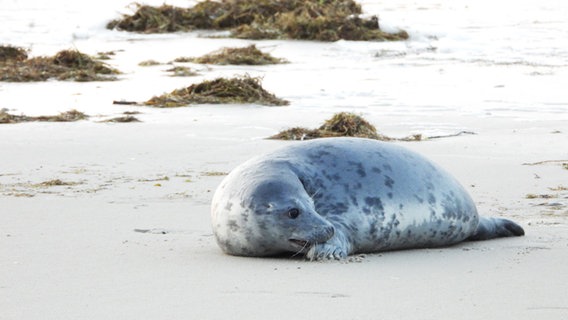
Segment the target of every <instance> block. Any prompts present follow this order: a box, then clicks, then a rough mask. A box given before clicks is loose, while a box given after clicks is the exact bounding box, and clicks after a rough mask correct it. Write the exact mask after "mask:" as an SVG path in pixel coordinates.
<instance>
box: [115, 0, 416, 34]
mask: <svg viewBox="0 0 568 320" xmlns="http://www.w3.org/2000/svg"><path fill="white" fill-rule="evenodd" d="M361 13H362V10H361V6H360V5H359V4H358V3H356V2H355V1H353V0H222V1H220V2H214V1H209V0H206V1H202V2H199V3H197V4H196V5H195V6H194V7H191V8H179V7H173V6H170V5H162V6H160V7H151V6H147V5H141V4H136V12H135V13H134V14H133V15H124V16H123V17H122V18H121V19H117V20H113V21H110V22H109V23H108V24H107V28H108V29H117V30H125V31H134V32H144V33H161V32H176V31H190V30H194V29H214V30H230V31H231V36H232V37H236V38H246V39H276V38H279V39H302V40H320V41H336V40H339V39H345V40H378V41H385V40H404V39H407V38H408V34H407V33H406V32H405V31H400V32H397V33H387V32H384V31H382V30H381V29H380V27H379V18H378V17H377V16H372V17H371V18H362V17H361V16H360V15H361Z"/></svg>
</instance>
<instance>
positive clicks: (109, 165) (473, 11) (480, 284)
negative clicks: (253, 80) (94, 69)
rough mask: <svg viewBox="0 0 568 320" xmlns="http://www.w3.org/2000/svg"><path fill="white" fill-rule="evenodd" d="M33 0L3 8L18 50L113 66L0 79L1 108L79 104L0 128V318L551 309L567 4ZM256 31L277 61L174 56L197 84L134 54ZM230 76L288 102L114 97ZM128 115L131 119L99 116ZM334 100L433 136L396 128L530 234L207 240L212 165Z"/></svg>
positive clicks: (475, 314)
mask: <svg viewBox="0 0 568 320" xmlns="http://www.w3.org/2000/svg"><path fill="white" fill-rule="evenodd" d="M26 3H27V5H26ZM41 3H43V2H38V3H35V2H34V1H28V2H26V1H21V2H18V1H14V2H10V3H7V4H6V5H7V6H8V9H6V11H4V12H3V13H2V15H5V16H6V17H8V16H9V17H11V18H10V19H7V18H6V17H4V21H7V25H8V26H11V27H12V29H10V28H7V30H8V31H10V32H7V33H6V39H7V40H6V41H10V43H11V44H14V45H23V46H26V47H28V48H31V54H32V55H34V54H54V53H55V52H56V51H58V50H62V49H68V48H70V47H75V48H77V49H79V50H80V51H82V52H86V53H89V54H95V53H96V52H106V51H115V52H116V54H115V55H114V56H113V57H112V59H111V60H109V61H108V63H109V64H111V65H112V66H113V67H116V68H118V69H120V70H121V71H122V72H124V74H123V75H120V76H119V78H120V80H119V81H114V82H92V83H76V82H57V81H48V82H38V83H0V108H6V109H7V110H8V111H9V112H10V113H14V114H26V115H52V114H57V113H59V112H64V111H68V110H71V109H77V110H79V111H82V112H85V113H86V114H88V115H90V118H89V119H88V120H84V121H79V122H72V123H45V122H34V123H20V124H0V310H2V311H1V312H0V319H228V318H234V319H241V318H242V319H245V318H246V319H290V318H296V319H450V318H457V319H496V318H503V319H566V318H567V317H568V298H567V297H566V293H567V292H568V270H567V268H566V266H565V265H564V263H567V262H568V98H567V96H566V94H565V84H566V83H568V49H566V48H568V45H567V41H568V40H566V39H568V37H564V38H562V37H561V35H566V33H567V32H568V31H567V30H568V28H567V25H568V22H566V21H564V20H565V19H561V17H565V15H564V13H567V12H568V6H567V5H566V4H565V3H564V2H559V1H536V0H535V1H526V2H523V3H522V5H519V7H515V8H514V12H513V13H517V14H508V15H505V16H500V15H497V14H492V15H486V14H484V13H485V11H484V10H483V9H486V8H489V7H490V6H491V2H487V1H462V2H459V4H456V3H454V2H452V4H451V5H450V4H448V3H446V2H444V1H428V2H426V3H423V4H421V5H418V4H415V3H414V2H412V1H397V2H396V3H394V2H392V3H391V2H388V3H382V2H379V1H363V4H364V6H363V8H364V10H365V11H366V12H371V13H373V12H379V13H381V18H382V19H384V22H385V23H384V25H385V27H386V28H391V29H393V30H395V29H396V28H403V29H406V30H408V31H409V33H410V35H411V38H410V39H409V40H408V41H404V42H397V43H366V42H348V41H338V42H334V43H320V42H305V41H282V40H278V41H276V40H274V41H256V42H255V41H247V40H235V39H217V38H215V39H211V38H206V37H204V35H205V34H206V33H204V32H191V33H176V34H170V35H140V34H128V33H122V32H116V31H110V30H105V29H104V23H105V22H106V21H108V20H109V19H112V18H115V17H116V16H117V12H124V11H125V10H124V5H125V4H127V3H128V2H124V4H116V3H113V4H110V2H109V4H107V5H106V6H107V7H106V9H107V10H106V11H105V12H102V11H103V10H101V9H99V10H97V11H96V12H94V13H93V14H89V8H88V7H87V8H83V9H81V8H80V6H79V5H78V4H76V5H75V7H73V6H72V4H70V3H69V2H68V1H63V0H59V1H55V4H54V6H60V7H61V8H69V5H71V7H70V8H71V9H65V10H67V11H65V12H64V13H63V14H62V15H63V17H60V18H59V19H55V20H54V21H53V22H50V23H53V25H48V24H47V22H43V20H42V19H41V17H40V16H39V14H38V13H37V12H36V11H37V10H38V9H37V6H40V5H41ZM150 3H152V2H150ZM160 3H161V1H154V2H153V4H160ZM34 5H35V7H34ZM33 8H36V9H33ZM40 8H41V6H40ZM501 9H503V8H501ZM503 10H504V9H503ZM528 10H530V13H531V16H529V15H528V13H526V12H529V11H528ZM126 11H127V10H126ZM34 14H35V16H34ZM77 15H79V16H80V15H83V16H84V17H85V19H84V22H85V24H86V26H84V25H83V24H81V20H80V19H78V18H77ZM66 17H67V18H69V19H67V20H66V19H65V18H66ZM460 17H461V18H460ZM434 18H435V19H434ZM74 19H75V20H74ZM32 20H33V21H32ZM64 21H67V23H68V24H69V25H70V28H67V29H66V28H63V25H64ZM382 21H383V20H382ZM32 22H34V23H32ZM442 22H444V23H442ZM50 28H51V29H50ZM69 29H71V31H69ZM26 30H27V31H26ZM46 30H47V31H46ZM63 30H65V32H68V34H65V32H64V31H63ZM519 30H521V31H523V33H522V35H521V34H519ZM59 31H61V32H59ZM525 31H526V32H525ZM58 32H59V33H58ZM46 34H54V36H52V37H51V38H49V37H47V38H46V36H45V35H46ZM41 35H44V37H41ZM527 38H528V39H527ZM560 39H564V40H560ZM252 43H255V44H256V45H257V47H258V48H259V49H261V50H263V51H266V52H270V53H271V54H272V55H273V56H276V57H281V58H285V59H287V60H289V61H290V63H288V64H283V65H275V66H262V67H243V66H203V65H193V64H186V65H189V66H191V67H193V68H195V69H197V70H198V72H199V75H198V76H195V77H170V76H168V74H167V73H166V72H164V70H165V69H168V68H170V67H171V65H158V66H153V67H141V66H139V65H138V63H139V62H141V61H144V60H148V59H154V60H157V61H161V62H164V63H167V62H169V61H172V60H173V59H175V58H176V57H180V56H199V55H202V54H205V53H208V52H211V51H213V50H217V49H219V48H221V47H231V46H246V45H249V44H252ZM242 74H249V75H251V76H258V77H262V83H263V86H264V87H265V88H266V89H267V90H268V91H271V92H273V93H274V94H275V95H276V96H278V97H281V98H284V99H287V100H289V101H290V105H289V106H284V107H266V106H259V105H195V106H190V107H183V108H175V109H156V108H150V107H139V106H124V105H115V104H113V101H120V100H125V101H145V100H147V99H149V98H151V97H152V96H154V95H159V94H163V93H165V92H170V91H172V90H174V89H177V88H180V87H184V86H189V85H190V84H192V83H197V82H200V81H202V80H204V79H213V78H216V77H220V76H224V77H228V76H233V75H242ZM126 111H136V112H140V113H139V114H136V115H135V116H136V117H137V118H138V119H139V120H141V122H137V123H103V122H101V121H102V120H105V119H109V118H112V117H116V116H120V115H122V114H123V113H124V112H126ZM341 111H347V112H354V113H357V114H360V115H362V116H363V117H365V119H367V120H368V121H369V122H371V123H372V124H374V125H375V126H376V127H377V128H378V130H379V131H380V132H381V133H382V134H385V135H387V136H392V137H406V136H409V135H413V134H422V135H423V136H424V137H430V139H426V140H425V141H420V142H400V141H399V142H392V143H396V144H400V145H403V146H404V147H406V148H409V149H412V150H414V151H417V152H419V153H421V154H423V155H424V156H426V157H428V158H430V159H432V160H433V161H435V162H437V163H438V164H440V165H441V166H442V167H444V168H445V169H447V170H448V171H449V172H451V173H452V174H453V175H454V176H455V177H456V178H457V179H458V180H459V181H460V182H461V183H462V184H463V185H464V186H465V188H466V189H467V190H468V191H469V192H470V194H471V196H472V198H473V199H474V200H475V202H476V204H477V205H478V211H479V212H480V214H481V215H485V216H500V217H506V218H509V219H512V220H514V221H516V222H518V223H519V224H521V225H522V226H523V228H524V229H525V232H526V235H525V236H524V237H517V238H507V239H498V240H492V241H482V242H465V243H462V244H459V245H456V246H452V247H448V248H437V249H421V250H405V251H396V252H386V253H380V254H366V255H359V256H355V257H352V258H350V259H348V260H346V261H326V262H309V261H304V260H303V259H299V258H291V259H288V258H243V257H233V256H228V255H225V254H223V253H222V252H221V250H220V249H219V247H218V246H217V244H216V243H215V239H214V237H213V235H212V231H211V226H210V216H209V215H210V201H211V198H212V195H213V192H214V191H215V188H216V187H217V185H218V184H219V183H220V181H221V180H222V179H223V177H224V176H225V175H226V174H227V173H228V172H230V171H231V170H232V169H233V168H234V167H235V166H237V165H238V164H240V163H242V162H243V161H245V160H247V159H249V158H250V157H252V156H255V155H257V154H259V153H262V152H268V151H270V150H274V149H276V148H279V147H282V146H284V145H287V144H293V143H302V142H300V141H277V140H268V139H266V138H267V137H269V136H271V135H274V134H276V133H277V132H279V131H281V130H284V129H287V128H290V127H296V126H303V127H310V128H314V127H317V126H319V125H320V124H321V123H322V122H323V121H324V120H326V119H328V118H329V117H331V116H332V115H333V114H334V113H337V112H341Z"/></svg>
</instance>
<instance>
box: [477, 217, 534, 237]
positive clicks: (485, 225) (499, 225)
mask: <svg viewBox="0 0 568 320" xmlns="http://www.w3.org/2000/svg"><path fill="white" fill-rule="evenodd" d="M524 235H525V230H523V228H522V227H521V226H519V225H518V224H516V223H515V222H513V221H511V220H507V219H503V218H493V217H480V218H479V224H478V225H477V229H476V230H475V232H474V233H473V235H472V236H470V237H469V238H468V239H467V240H470V241H477V240H489V239H494V238H501V237H518V236H524Z"/></svg>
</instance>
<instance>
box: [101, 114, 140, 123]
mask: <svg viewBox="0 0 568 320" xmlns="http://www.w3.org/2000/svg"><path fill="white" fill-rule="evenodd" d="M99 122H103V123H105V122H106V123H108V122H110V123H126V122H142V121H140V120H139V119H138V118H136V117H134V116H131V115H125V116H120V117H115V118H110V119H107V120H103V121H99Z"/></svg>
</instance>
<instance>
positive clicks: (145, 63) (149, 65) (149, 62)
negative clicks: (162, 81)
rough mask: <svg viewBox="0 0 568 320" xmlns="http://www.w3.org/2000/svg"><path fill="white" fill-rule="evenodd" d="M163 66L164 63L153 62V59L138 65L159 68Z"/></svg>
mask: <svg viewBox="0 0 568 320" xmlns="http://www.w3.org/2000/svg"><path fill="white" fill-rule="evenodd" d="M161 64H163V63H161V62H159V61H156V60H152V59H150V60H144V61H141V62H140V63H138V65H139V66H141V67H152V66H159V65H161Z"/></svg>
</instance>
